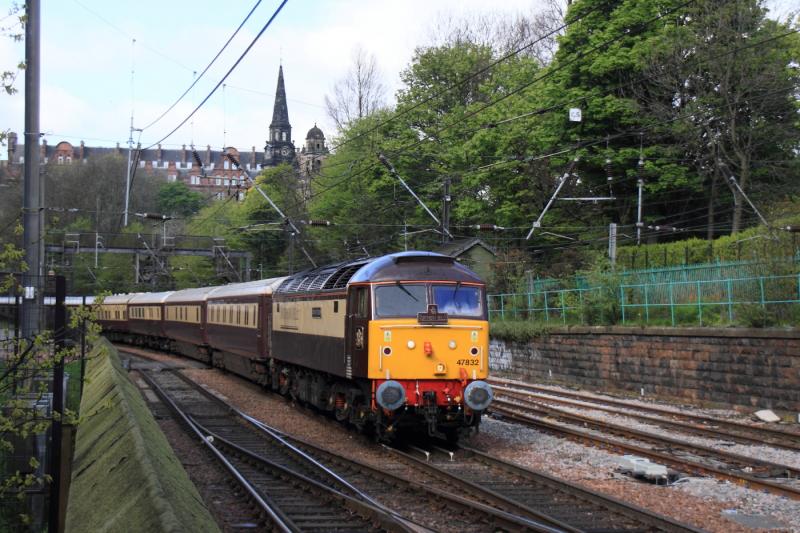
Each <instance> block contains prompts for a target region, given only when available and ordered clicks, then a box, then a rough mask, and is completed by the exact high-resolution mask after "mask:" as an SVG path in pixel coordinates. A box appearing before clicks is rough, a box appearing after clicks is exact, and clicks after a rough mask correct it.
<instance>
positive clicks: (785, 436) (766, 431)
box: [487, 377, 800, 449]
mask: <svg viewBox="0 0 800 533" xmlns="http://www.w3.org/2000/svg"><path fill="white" fill-rule="evenodd" d="M487 381H489V383H496V384H504V385H509V386H513V387H517V388H521V389H524V390H526V391H534V392H538V393H542V394H549V395H556V396H563V397H566V398H572V399H575V400H580V401H585V402H590V403H604V404H607V405H614V406H617V407H622V408H626V409H636V410H639V411H645V412H650V413H655V414H658V415H664V416H671V417H676V418H682V419H684V420H691V421H692V422H697V423H699V424H710V425H715V426H725V427H729V428H732V429H735V430H742V431H749V432H758V433H759V434H761V435H770V436H772V437H774V438H775V439H779V440H780V439H782V440H783V441H784V442H789V441H794V442H795V443H796V442H797V441H798V440H799V439H800V433H793V432H790V431H783V430H780V429H777V428H771V427H760V426H759V427H756V426H751V425H749V424H745V423H743V422H737V421H734V420H725V419H723V418H716V417H711V416H703V415H694V414H690V413H678V412H675V411H672V410H670V409H665V408H663V407H658V406H656V405H640V404H636V403H633V402H628V401H625V400H619V399H614V398H597V397H595V396H590V395H587V394H582V393H579V392H575V391H561V390H553V389H549V388H547V387H541V386H538V385H534V384H531V383H523V382H520V381H516V380H512V379H505V378H499V377H491V378H489V379H488V380H487ZM764 442H765V443H767V444H770V445H773V446H778V444H775V443H773V442H771V441H767V440H764ZM794 449H800V444H798V445H797V448H794Z"/></svg>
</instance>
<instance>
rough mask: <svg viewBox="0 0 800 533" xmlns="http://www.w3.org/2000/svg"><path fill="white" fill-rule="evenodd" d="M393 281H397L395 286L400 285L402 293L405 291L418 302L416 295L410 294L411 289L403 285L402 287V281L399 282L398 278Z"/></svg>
mask: <svg viewBox="0 0 800 533" xmlns="http://www.w3.org/2000/svg"><path fill="white" fill-rule="evenodd" d="M395 283H397V286H398V287H400V290H402V291H403V292H404V293H406V294H408V295H409V296H411V298H413V299H414V301H415V302H418V301H419V300H418V299H417V297H416V296H414V295H413V294H411V291H409V290H408V289H406V288H405V287H403V284H402V283H400V280H397V281H395Z"/></svg>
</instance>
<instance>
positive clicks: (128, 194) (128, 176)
mask: <svg viewBox="0 0 800 533" xmlns="http://www.w3.org/2000/svg"><path fill="white" fill-rule="evenodd" d="M132 153H133V113H131V128H130V133H129V134H128V167H127V171H126V173H125V216H124V218H123V221H122V225H123V226H125V227H126V228H127V227H128V205H129V204H130V197H131V154H132Z"/></svg>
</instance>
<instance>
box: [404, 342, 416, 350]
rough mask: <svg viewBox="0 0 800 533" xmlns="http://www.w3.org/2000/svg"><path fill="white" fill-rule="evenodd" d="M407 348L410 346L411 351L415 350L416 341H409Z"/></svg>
mask: <svg viewBox="0 0 800 533" xmlns="http://www.w3.org/2000/svg"><path fill="white" fill-rule="evenodd" d="M406 346H408V349H409V350H413V349H414V348H415V347H416V346H417V345H416V344H415V343H414V341H408V342H407V343H406Z"/></svg>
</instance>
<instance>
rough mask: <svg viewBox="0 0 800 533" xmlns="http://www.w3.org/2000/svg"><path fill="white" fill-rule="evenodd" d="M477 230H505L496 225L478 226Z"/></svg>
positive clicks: (476, 226)
mask: <svg viewBox="0 0 800 533" xmlns="http://www.w3.org/2000/svg"><path fill="white" fill-rule="evenodd" d="M475 229H477V230H482V231H500V230H503V229H505V228H503V227H502V226H497V225H495V224H476V225H475Z"/></svg>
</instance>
